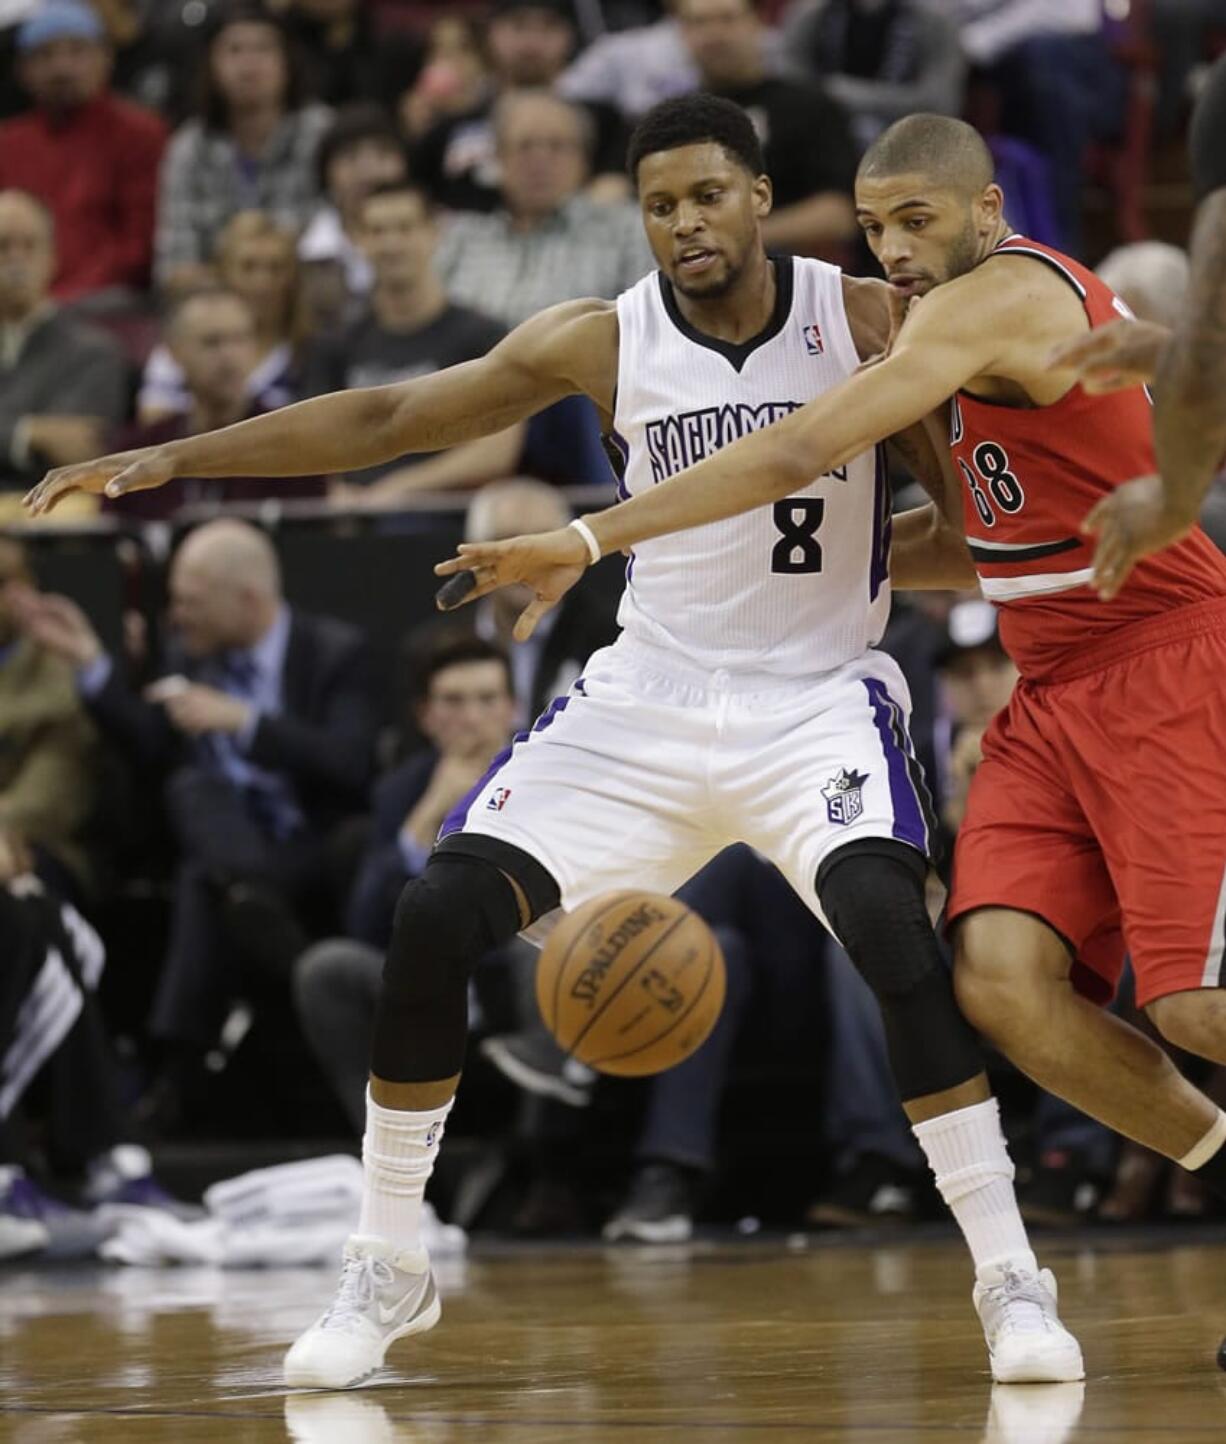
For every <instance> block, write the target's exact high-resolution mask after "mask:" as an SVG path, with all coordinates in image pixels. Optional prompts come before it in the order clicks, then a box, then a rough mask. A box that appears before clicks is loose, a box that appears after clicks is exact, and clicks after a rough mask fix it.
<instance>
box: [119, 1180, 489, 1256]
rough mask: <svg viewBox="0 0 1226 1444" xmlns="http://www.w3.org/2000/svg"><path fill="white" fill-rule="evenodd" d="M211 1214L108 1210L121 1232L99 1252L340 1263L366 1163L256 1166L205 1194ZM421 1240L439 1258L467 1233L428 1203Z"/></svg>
mask: <svg viewBox="0 0 1226 1444" xmlns="http://www.w3.org/2000/svg"><path fill="white" fill-rule="evenodd" d="M204 1203H205V1207H206V1208H207V1209H208V1211H209V1217H207V1218H205V1219H201V1220H199V1221H197V1222H193V1223H184V1222H182V1221H181V1220H180V1219H177V1218H175V1217H174V1216H173V1215H172V1214H169V1213H166V1212H163V1211H162V1210H161V1209H156V1208H133V1207H128V1206H122V1205H121V1206H116V1207H114V1208H112V1209H111V1210H109V1214H110V1217H111V1218H112V1220H113V1221H114V1222H115V1224H116V1225H117V1227H116V1232H115V1233H114V1234H113V1235H112V1236H111V1237H110V1238H109V1239H107V1240H106V1242H105V1243H103V1244H102V1245H101V1246H100V1248H99V1250H98V1252H99V1254H100V1256H101V1257H102V1258H104V1259H108V1260H110V1261H112V1262H114V1263H125V1264H141V1265H145V1266H157V1265H161V1264H215V1265H217V1266H218V1267H221V1268H291V1267H309V1266H312V1265H317V1264H318V1265H332V1264H335V1263H336V1260H337V1258H338V1257H339V1255H340V1252H341V1249H342V1248H343V1246H344V1243H345V1239H346V1238H347V1237H348V1236H349V1235H350V1234H351V1233H352V1232H353V1231H354V1229H355V1228H356V1227H357V1224H358V1215H359V1213H360V1210H361V1203H362V1165H361V1164H360V1163H359V1162H358V1160H357V1159H356V1158H351V1157H349V1156H348V1155H347V1154H336V1155H333V1156H331V1157H327V1158H311V1159H305V1160H303V1161H302V1162H301V1163H283V1164H279V1165H277V1166H276V1167H274V1168H257V1169H254V1170H252V1172H250V1173H244V1174H240V1175H239V1177H237V1178H229V1179H226V1180H225V1181H224V1182H222V1183H216V1184H214V1185H213V1186H212V1188H210V1189H208V1190H207V1191H206V1192H205V1195H204ZM421 1222H422V1243H423V1244H425V1246H426V1248H427V1250H428V1251H429V1252H430V1254H431V1255H432V1256H433V1257H435V1258H446V1257H451V1258H455V1257H458V1256H460V1255H462V1254H463V1253H464V1251H465V1249H466V1248H467V1247H468V1238H467V1235H466V1234H465V1232H464V1230H463V1229H462V1228H459V1227H457V1226H456V1225H455V1224H447V1223H442V1222H440V1220H439V1218H438V1215H437V1214H436V1213H435V1212H434V1210H433V1209H432V1208H431V1207H430V1205H429V1204H428V1203H427V1204H426V1205H425V1207H424V1209H423V1211H422V1221H421Z"/></svg>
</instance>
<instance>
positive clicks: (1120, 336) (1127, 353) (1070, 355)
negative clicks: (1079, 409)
mask: <svg viewBox="0 0 1226 1444" xmlns="http://www.w3.org/2000/svg"><path fill="white" fill-rule="evenodd" d="M1170 339H1171V333H1170V332H1169V331H1168V330H1167V328H1166V327H1165V326H1159V325H1157V324H1156V323H1155V322H1153V321H1130V320H1123V319H1121V320H1119V321H1108V322H1107V324H1106V325H1105V326H1096V327H1095V328H1094V330H1093V331H1087V332H1086V333H1085V334H1084V335H1082V336H1077V337H1075V338H1074V339H1073V340H1072V341H1065V342H1063V343H1062V344H1061V345H1059V346H1057V347H1056V349H1055V350H1054V351H1053V352H1052V353H1051V355H1050V356H1049V357H1048V362H1047V364H1048V366H1049V368H1050V369H1051V370H1053V371H1073V372H1074V373H1075V374H1076V376H1077V379H1078V380H1079V381H1080V382H1081V384H1082V386H1083V388H1084V389H1085V390H1086V392H1088V393H1089V395H1091V396H1104V395H1106V394H1107V393H1108V392H1110V391H1126V390H1127V389H1128V388H1129V387H1130V386H1145V385H1147V384H1148V383H1149V382H1150V381H1152V380H1153V379H1154V376H1155V374H1156V372H1157V370H1158V366H1159V363H1160V362H1161V360H1162V353H1163V352H1164V351H1165V350H1166V347H1167V343H1168V342H1169V341H1170Z"/></svg>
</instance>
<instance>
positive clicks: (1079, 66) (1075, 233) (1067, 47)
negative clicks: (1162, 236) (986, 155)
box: [948, 0, 1126, 255]
mask: <svg viewBox="0 0 1226 1444" xmlns="http://www.w3.org/2000/svg"><path fill="white" fill-rule="evenodd" d="M948 8H949V12H950V14H951V15H952V16H953V18H954V19H955V20H956V21H957V22H958V26H959V36H960V38H961V42H962V48H963V50H964V52H965V53H966V56H967V58H968V59H969V60H970V61H971V63H972V64H973V65H974V66H976V67H977V68H978V69H979V71H980V73H981V74H982V75H983V76H984V77H985V78H986V79H987V80H988V81H990V82H991V84H992V87H993V89H994V90H995V91H996V93H997V95H998V96H999V100H1000V128H1001V129H1002V130H1003V131H1004V132H1005V133H1006V134H1007V135H1011V136H1016V137H1017V138H1018V139H1020V140H1023V141H1026V142H1028V143H1029V144H1030V145H1032V146H1033V147H1035V149H1037V150H1038V151H1039V152H1040V154H1041V155H1042V156H1043V159H1044V160H1045V162H1046V164H1047V169H1048V172H1049V176H1050V185H1051V190H1052V200H1053V202H1054V204H1055V209H1056V213H1057V216H1058V220H1059V225H1060V229H1061V232H1062V234H1063V242H1062V248H1063V249H1064V250H1068V251H1072V252H1073V254H1074V255H1075V254H1077V252H1078V250H1079V247H1080V236H1081V197H1082V189H1083V181H1084V173H1083V166H1084V162H1085V154H1086V148H1087V147H1088V146H1089V145H1090V143H1091V142H1092V141H1109V140H1112V139H1114V138H1115V137H1117V136H1118V135H1119V132H1120V128H1121V126H1122V124H1123V115H1124V106H1125V101H1126V83H1125V75H1124V71H1123V69H1122V67H1121V66H1120V64H1119V63H1118V62H1117V61H1116V60H1115V59H1114V57H1113V56H1112V54H1111V51H1110V47H1109V46H1108V43H1107V38H1106V36H1105V35H1104V33H1103V8H1102V3H1101V0H995V3H993V4H990V5H985V4H984V3H983V0H950V3H949V7H948Z"/></svg>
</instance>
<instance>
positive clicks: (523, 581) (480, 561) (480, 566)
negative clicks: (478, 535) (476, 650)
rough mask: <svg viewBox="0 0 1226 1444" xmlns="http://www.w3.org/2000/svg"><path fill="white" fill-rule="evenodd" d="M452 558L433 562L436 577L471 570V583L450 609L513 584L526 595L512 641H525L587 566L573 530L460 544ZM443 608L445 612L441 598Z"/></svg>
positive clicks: (585, 553)
mask: <svg viewBox="0 0 1226 1444" xmlns="http://www.w3.org/2000/svg"><path fill="white" fill-rule="evenodd" d="M456 550H457V555H456V556H454V557H450V558H448V560H447V561H445V562H439V564H438V565H437V566H436V567H435V568H434V572H435V575H436V576H440V577H453V576H456V575H457V574H458V573H460V572H472V573H473V575H474V576H475V577H476V585H475V586H473V587H472V589H471V590H470V591H469V592H468V593H467V594H466V595H465V596H463V597H461V598H460V599H459V600H457V601H455V602H453V603H451V606H460V605H461V604H462V603H463V602H475V601H476V600H477V599H478V598H479V597H484V596H488V595H489V593H490V592H493V591H497V589H498V588H499V587H509V586H513V585H514V584H516V583H519V584H520V585H522V586H525V587H527V588H528V589H529V590H530V591H531V592H532V601H531V602H529V603H528V605H527V606H526V607H525V608H524V610H523V611H522V612H521V613H520V614H519V618H518V620H517V621H516V623H515V632H514V637H515V640H516V641H517V642H526V641H527V640H528V638H529V637H530V636H531V635H532V633H533V632H534V631H535V630H536V624H537V623H538V622H539V621H540V619H541V618H542V617H543V616H544V615H545V613H546V612H547V611H549V609H550V608H551V607H555V606H557V604H558V602H560V601H561V600H562V598H563V597H564V596H565V595H566V593H567V592H568V591H570V589H571V587H573V586H574V585H575V583H576V582H577V581H578V580H579V578H580V577H581V576H582V575H583V573H584V572H585V571H586V570H587V568H588V565H589V561H590V559H589V557H588V551H587V546H586V544H585V542H584V540H583V538H582V537H581V536H580V535H579V533H578V532H577V531H576V530H575V529H574V528H573V527H568V526H566V527H559V528H558V529H557V530H556V531H545V532H538V533H536V534H535V535H532V536H517V537H511V538H510V539H509V540H507V541H495V542H461V543H460V545H459V547H457V549H456ZM439 605H440V607H441V608H442V609H443V610H450V607H449V606H448V604H447V602H446V601H445V600H443V601H440V603H439Z"/></svg>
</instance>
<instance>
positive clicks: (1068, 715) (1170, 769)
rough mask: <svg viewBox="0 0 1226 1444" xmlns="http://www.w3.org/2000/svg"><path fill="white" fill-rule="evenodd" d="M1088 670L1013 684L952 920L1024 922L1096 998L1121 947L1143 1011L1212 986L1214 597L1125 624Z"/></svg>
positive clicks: (970, 833) (963, 839) (989, 743)
mask: <svg viewBox="0 0 1226 1444" xmlns="http://www.w3.org/2000/svg"><path fill="white" fill-rule="evenodd" d="M1084 664H1085V665H1084V666H1079V667H1078V668H1077V669H1076V670H1075V671H1073V672H1072V673H1071V674H1069V675H1067V676H1065V677H1062V678H1061V679H1060V680H1058V681H1053V682H1048V683H1044V684H1042V685H1038V684H1033V683H1027V682H1022V683H1020V684H1019V685H1018V687H1017V688H1016V689H1015V691H1014V694H1013V697H1012V699H1011V700H1010V703H1009V705H1008V707H1006V708H1005V710H1004V711H1003V712H1001V713H1000V714H999V715H998V716H997V717H996V718H994V719H993V721H992V723H991V725H990V726H989V728H988V730H987V733H986V734H985V737H984V757H983V762H982V763H981V764H980V767H979V770H978V771H977V772H976V774H975V777H974V780H973V782H972V784H971V789H970V796H969V799H968V805H967V812H966V818H965V821H964V822H963V825H962V829H961V831H960V832H959V834H958V841H957V846H956V849H955V852H954V877H953V888H952V891H951V894H950V900H949V909H948V918H949V920H950V922H953V921H954V920H955V919H956V918H958V917H961V916H963V915H964V914H966V913H968V912H971V911H973V910H974V909H975V908H983V907H1003V908H1014V909H1017V910H1019V911H1021V912H1027V913H1033V914H1034V915H1035V916H1037V917H1039V918H1041V919H1042V920H1043V921H1044V922H1046V923H1047V924H1048V925H1049V926H1050V927H1052V928H1054V929H1055V931H1056V932H1058V933H1059V934H1061V936H1062V937H1063V938H1064V939H1065V941H1066V942H1067V943H1068V945H1069V948H1070V950H1071V951H1072V953H1073V955H1074V957H1075V959H1076V961H1075V963H1074V965H1073V974H1072V976H1073V981H1074V983H1075V985H1076V986H1077V988H1078V989H1079V991H1081V992H1082V993H1084V994H1085V995H1086V996H1087V997H1089V998H1092V999H1093V1000H1094V1001H1095V1002H1100V1003H1105V1002H1107V1001H1109V1000H1110V998H1111V997H1112V996H1113V994H1114V992H1115V989H1116V986H1117V984H1118V982H1119V978H1120V973H1121V971H1122V969H1123V966H1124V957H1125V952H1127V954H1128V955H1129V956H1131V958H1132V965H1133V971H1134V973H1135V976H1136V983H1137V1002H1138V1004H1140V1005H1144V1004H1146V1003H1150V1002H1152V1001H1153V1000H1154V999H1155V998H1161V997H1163V996H1165V995H1166V994H1168V993H1177V992H1184V991H1186V990H1187V989H1190V988H1207V987H1218V986H1220V985H1221V984H1222V982H1223V954H1224V951H1226V601H1221V600H1215V601H1211V602H1205V603H1200V604H1197V605H1195V606H1191V607H1183V608H1180V609H1179V610H1177V611H1173V612H1170V613H1166V614H1164V615H1163V616H1160V617H1155V618H1153V619H1152V620H1149V621H1145V622H1141V623H1138V624H1136V625H1134V626H1130V627H1128V628H1127V629H1126V630H1124V631H1121V632H1120V633H1118V634H1116V635H1115V636H1112V637H1109V638H1108V639H1107V640H1106V641H1105V642H1103V643H1102V644H1100V645H1098V646H1096V647H1095V648H1094V649H1093V651H1092V652H1090V653H1088V654H1087V655H1086V657H1085V658H1084ZM1001 961H1002V963H1004V962H1005V961H1006V960H1004V959H1002V960H1001Z"/></svg>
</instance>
